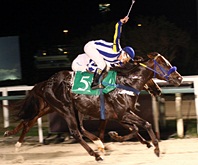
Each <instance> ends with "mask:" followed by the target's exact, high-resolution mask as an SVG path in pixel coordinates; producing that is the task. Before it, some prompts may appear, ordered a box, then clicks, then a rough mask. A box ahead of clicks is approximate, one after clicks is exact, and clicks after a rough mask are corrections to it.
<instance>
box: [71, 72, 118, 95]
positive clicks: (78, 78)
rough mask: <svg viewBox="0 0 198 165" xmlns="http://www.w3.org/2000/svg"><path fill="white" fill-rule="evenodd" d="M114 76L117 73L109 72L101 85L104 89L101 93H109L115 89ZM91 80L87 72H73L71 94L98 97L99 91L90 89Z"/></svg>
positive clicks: (90, 75)
mask: <svg viewBox="0 0 198 165" xmlns="http://www.w3.org/2000/svg"><path fill="white" fill-rule="evenodd" d="M116 76H117V72H115V71H109V72H108V75H107V76H106V77H105V78H104V79H103V81H102V84H103V86H105V88H104V89H103V90H102V91H103V93H105V94H106V93H109V92H111V91H112V90H114V89H115V88H116V85H115V84H116ZM92 80H93V74H92V73H89V72H81V71H77V72H75V76H74V83H73V86H72V92H73V93H76V94H85V95H100V89H95V90H92V89H91V83H92Z"/></svg>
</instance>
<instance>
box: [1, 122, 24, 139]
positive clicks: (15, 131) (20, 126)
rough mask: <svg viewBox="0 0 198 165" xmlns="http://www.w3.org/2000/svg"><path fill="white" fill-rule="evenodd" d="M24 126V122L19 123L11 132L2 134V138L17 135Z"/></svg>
mask: <svg viewBox="0 0 198 165" xmlns="http://www.w3.org/2000/svg"><path fill="white" fill-rule="evenodd" d="M23 126H24V121H22V122H20V124H19V125H17V126H16V127H15V128H14V129H13V130H8V131H6V132H5V133H4V137H8V136H12V135H15V134H17V133H18V132H19V131H20V130H21V129H22V128H23Z"/></svg>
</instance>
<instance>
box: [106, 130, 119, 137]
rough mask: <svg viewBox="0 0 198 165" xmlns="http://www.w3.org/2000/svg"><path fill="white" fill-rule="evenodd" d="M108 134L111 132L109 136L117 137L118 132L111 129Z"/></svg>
mask: <svg viewBox="0 0 198 165" xmlns="http://www.w3.org/2000/svg"><path fill="white" fill-rule="evenodd" d="M108 134H109V136H111V137H116V136H118V133H117V132H115V131H110V132H109V133H108Z"/></svg>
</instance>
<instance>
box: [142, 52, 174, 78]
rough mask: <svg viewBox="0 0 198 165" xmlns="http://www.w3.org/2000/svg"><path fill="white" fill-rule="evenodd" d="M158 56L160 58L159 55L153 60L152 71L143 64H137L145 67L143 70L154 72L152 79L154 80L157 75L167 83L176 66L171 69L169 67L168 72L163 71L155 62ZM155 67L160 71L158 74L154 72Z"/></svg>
mask: <svg viewBox="0 0 198 165" xmlns="http://www.w3.org/2000/svg"><path fill="white" fill-rule="evenodd" d="M159 56H160V55H157V56H156V57H155V58H154V59H153V62H154V69H152V68H150V67H148V66H146V65H145V64H143V63H139V64H140V65H141V66H143V67H145V68H147V69H149V70H151V71H153V72H154V78H156V74H157V75H159V76H161V77H164V78H165V79H166V81H168V79H169V76H170V74H171V73H173V72H175V71H176V70H177V67H176V66H173V67H171V68H170V69H169V70H168V71H167V70H165V69H164V68H163V67H162V66H161V65H160V64H159V63H158V62H157V61H156V59H157V58H158V57H159ZM157 67H158V68H159V69H160V72H157V71H156V68H157Z"/></svg>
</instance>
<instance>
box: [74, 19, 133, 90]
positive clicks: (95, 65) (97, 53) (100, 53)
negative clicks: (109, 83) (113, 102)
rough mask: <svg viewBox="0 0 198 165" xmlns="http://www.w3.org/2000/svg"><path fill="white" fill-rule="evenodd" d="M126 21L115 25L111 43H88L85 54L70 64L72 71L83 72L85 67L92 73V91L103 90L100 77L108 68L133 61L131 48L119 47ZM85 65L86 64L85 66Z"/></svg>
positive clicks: (102, 41)
mask: <svg viewBox="0 0 198 165" xmlns="http://www.w3.org/2000/svg"><path fill="white" fill-rule="evenodd" d="M128 19H129V17H128V16H126V17H124V18H123V19H120V21H119V22H117V24H116V25H115V34H114V40H113V43H111V42H106V41H104V40H95V41H89V42H88V43H87V44H86V45H85V46H84V52H85V54H80V55H78V56H77V58H76V59H75V60H74V61H73V62H72V69H73V71H84V70H85V67H86V69H87V70H88V71H91V72H94V78H93V82H92V84H91V88H92V89H97V88H103V87H102V85H101V77H102V75H103V73H105V71H108V69H109V68H111V67H115V66H122V65H123V64H125V63H127V62H129V61H130V59H132V60H133V58H134V56H135V52H134V50H133V48H131V47H129V46H127V47H125V48H123V49H122V48H121V46H120V37H121V30H122V24H124V23H126V22H127V21H128ZM85 63H87V65H86V66H85ZM107 68H108V69H107Z"/></svg>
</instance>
